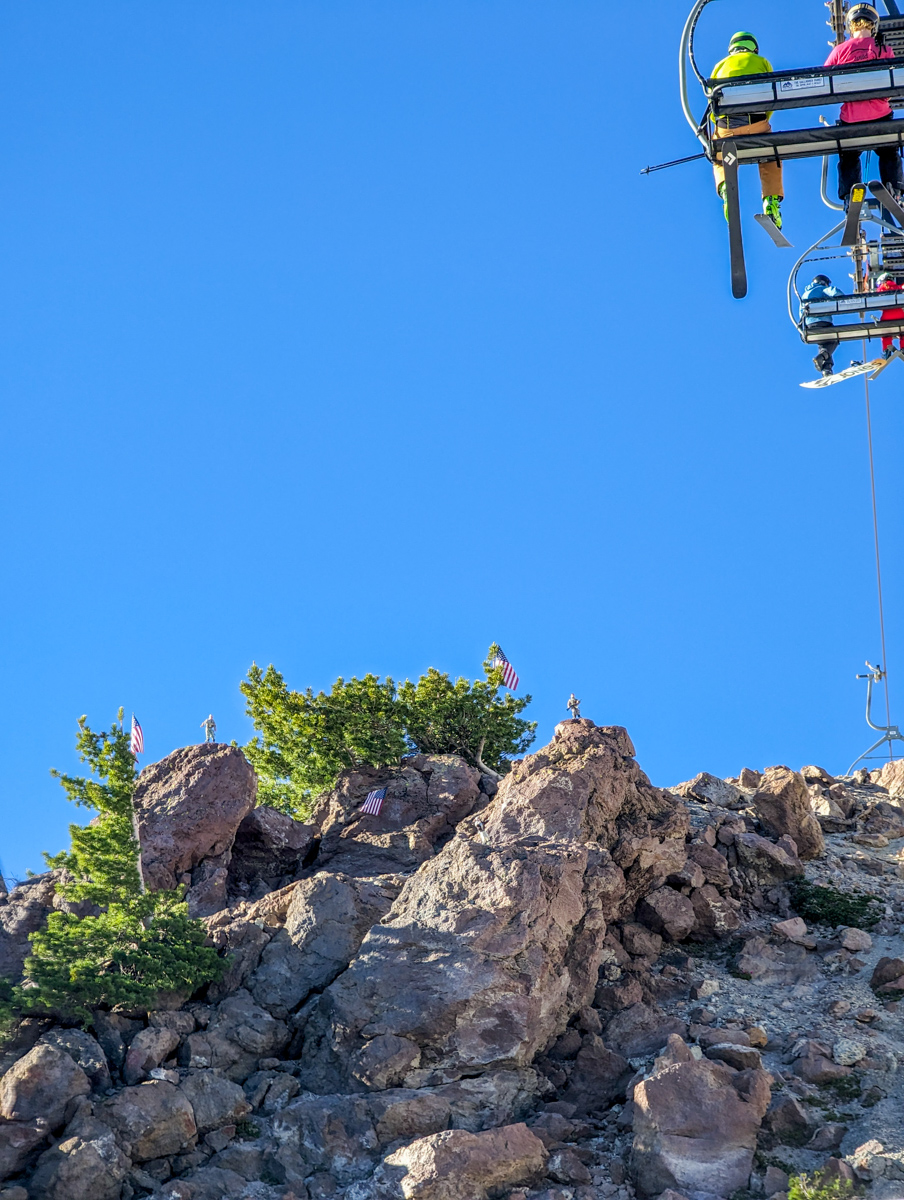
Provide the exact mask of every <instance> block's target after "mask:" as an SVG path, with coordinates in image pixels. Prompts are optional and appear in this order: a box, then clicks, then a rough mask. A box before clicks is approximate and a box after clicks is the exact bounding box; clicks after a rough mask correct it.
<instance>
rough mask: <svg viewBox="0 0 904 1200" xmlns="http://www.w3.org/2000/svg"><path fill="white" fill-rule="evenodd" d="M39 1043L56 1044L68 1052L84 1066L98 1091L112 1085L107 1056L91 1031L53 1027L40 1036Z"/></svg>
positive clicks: (58, 1047)
mask: <svg viewBox="0 0 904 1200" xmlns="http://www.w3.org/2000/svg"><path fill="white" fill-rule="evenodd" d="M38 1044H39V1045H44V1046H55V1047H56V1048H57V1050H62V1051H63V1053H64V1054H68V1055H69V1057H70V1058H71V1059H72V1061H73V1062H74V1063H76V1064H77V1065H78V1066H80V1067H81V1068H82V1070H83V1071H84V1072H85V1074H86V1075H87V1076H88V1082H89V1083H90V1084H91V1087H92V1088H93V1089H95V1090H96V1091H105V1090H106V1089H107V1088H108V1087H109V1086H110V1068H109V1066H108V1065H107V1057H106V1055H105V1054H104V1052H103V1050H102V1049H101V1047H100V1044H99V1043H98V1042H97V1040H96V1039H95V1038H93V1037H92V1036H91V1034H90V1033H85V1031H84V1030H82V1029H51V1030H50V1031H49V1032H48V1033H45V1034H44V1035H43V1036H42V1037H41V1038H40V1040H39V1042H38Z"/></svg>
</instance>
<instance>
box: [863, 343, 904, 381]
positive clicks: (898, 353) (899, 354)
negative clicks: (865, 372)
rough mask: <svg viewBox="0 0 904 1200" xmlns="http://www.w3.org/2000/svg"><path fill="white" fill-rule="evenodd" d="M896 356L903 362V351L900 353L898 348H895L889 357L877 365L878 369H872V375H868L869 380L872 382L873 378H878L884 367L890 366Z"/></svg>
mask: <svg viewBox="0 0 904 1200" xmlns="http://www.w3.org/2000/svg"><path fill="white" fill-rule="evenodd" d="M896 358H900V359H901V361H902V362H904V353H902V352H901V351H900V350H896V351H895V352H894V354H893V355H892V356H891V357H890V358H886V359H885V360H884V361H883V363H882V366H881V367H879V368H878V370H876V371H874V372H873V373H872V375H870V382H872V381H873V380H874V379H878V378H879V376H880V375H881V374H882V372H883V371H884V370H885V368H886V367H890V366H891V364H892V363H893V362H894V361H895V359H896Z"/></svg>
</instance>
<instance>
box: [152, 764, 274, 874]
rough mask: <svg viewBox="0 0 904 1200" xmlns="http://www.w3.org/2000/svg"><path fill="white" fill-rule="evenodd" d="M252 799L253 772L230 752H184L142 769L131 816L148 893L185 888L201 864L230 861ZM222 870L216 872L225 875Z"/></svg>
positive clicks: (255, 784) (220, 867)
mask: <svg viewBox="0 0 904 1200" xmlns="http://www.w3.org/2000/svg"><path fill="white" fill-rule="evenodd" d="M256 798H257V777H256V775H255V774H254V770H253V768H252V766H251V764H250V763H249V762H248V760H247V759H246V758H245V756H244V754H242V752H241V750H238V749H236V748H235V747H233V746H221V745H217V744H215V743H213V742H211V743H207V744H204V745H200V746H186V747H184V748H183V749H181V750H174V751H173V753H172V754H168V755H167V756H166V758H162V759H161V760H160V761H159V762H156V763H152V764H151V765H150V766H148V767H145V768H144V770H143V771H142V772H141V774H140V775H139V777H138V784H137V786H136V788H135V815H136V818H137V821H138V835H139V840H140V842H141V862H142V868H143V870H144V878H145V881H146V883H147V885H148V887H150V888H154V889H163V888H174V887H175V886H176V884H177V883H180V882H184V883H187V882H189V881H190V880H189V873H190V872H191V871H192V870H193V868H195V867H197V866H198V864H199V863H201V862H202V860H203V859H207V858H218V857H220V856H223V855H228V852H229V850H230V849H231V847H232V844H233V840H234V839H235V834H236V830H237V829H238V827H239V825H241V823H242V821H243V820H244V819H245V817H246V816H247V815H248V813H249V812H251V810H252V809H253V808H254V805H255V801H256ZM225 866H226V863H223V864H222V865H218V867H217V868H216V869H217V870H222V871H224V874H225ZM208 882H209V880H208Z"/></svg>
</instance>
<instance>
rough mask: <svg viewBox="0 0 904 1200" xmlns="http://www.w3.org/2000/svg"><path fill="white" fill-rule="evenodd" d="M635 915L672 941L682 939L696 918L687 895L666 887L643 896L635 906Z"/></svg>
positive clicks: (692, 926)
mask: <svg viewBox="0 0 904 1200" xmlns="http://www.w3.org/2000/svg"><path fill="white" fill-rule="evenodd" d="M637 916H638V918H639V919H640V920H641V921H643V923H644V925H647V926H649V928H650V929H652V930H653V931H654V932H655V933H661V934H663V935H664V936H665V937H667V938H668V939H669V940H670V941H673V942H682V941H684V939H685V938H686V937H687V936H688V935H689V934H690V932H691V930H692V929H693V928H694V924H695V922H696V919H697V918H696V916H695V914H694V906H693V904H692V903H691V901H690V900H689V899H688V897H687V896H682V894H681V893H680V892H676V891H674V890H673V889H672V888H668V887H663V888H658V889H657V890H656V891H655V892H651V893H650V895H649V896H645V897H644V898H643V900H641V902H640V904H638V906H637Z"/></svg>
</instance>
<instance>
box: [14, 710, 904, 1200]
mask: <svg viewBox="0 0 904 1200" xmlns="http://www.w3.org/2000/svg"><path fill="white" fill-rule="evenodd" d="M384 785H385V786H387V789H388V790H387V797H386V801H385V803H384V806H383V810H382V812H381V813H380V815H379V816H377V817H374V816H371V815H366V814H361V813H360V811H359V805H360V803H361V801H362V800H363V798H364V797H365V796H366V794H367V792H368V791H369V790H371V789H372V788H374V787H382V786H384ZM902 796H904V765H902V764H890V765H889V767H888V768H886V769H884V770H883V771H882V772H878V773H874V774H873V775H872V776H870V775H868V774H866V772H860V773H858V775H857V776H856V777H855V778H853V779H841V780H838V779H833V778H832V777H831V776H829V775H828V774H827V773H826V772H824V771H822V770H821V769H820V768H816V767H805V768H804V769H803V770H802V771H800V772H795V771H791V770H790V769H788V768H787V767H774V768H770V769H769V770H767V771H765V772H763V773H759V772H753V771H749V770H748V771H744V772H742V773H741V775H740V776H739V777H737V778H736V779H730V780H721V779H717V778H716V777H714V776H711V775H706V774H703V775H699V776H697V777H696V778H695V779H694V780H691V781H689V782H688V783H686V784H682V785H680V786H679V787H677V788H674V789H671V790H668V791H667V790H663V789H660V788H657V787H654V786H653V785H652V784H651V783H650V782H649V780H648V779H647V777H646V776H645V775H644V774H643V772H642V771H641V769H640V768H639V766H638V765H637V763H636V761H635V758H634V748H633V746H632V745H631V741H630V739H629V737H628V735H627V733H626V732H625V731H624V730H623V729H619V728H616V727H607V728H601V727H597V726H595V725H594V724H593V723H592V722H590V721H587V720H575V721H566V722H563V723H562V724H561V725H559V726H558V727H557V729H556V733H555V737H554V738H553V740H552V742H551V743H550V744H549V745H548V746H546V747H544V748H543V749H541V750H539V751H538V752H537V753H535V754H532V755H530V756H528V757H526V758H525V759H523V760H522V761H521V762H519V763H516V764H514V766H513V769H512V771H511V773H510V774H509V775H507V776H506V777H505V778H504V779H503V780H502V781H501V783H497V781H496V780H495V779H493V778H491V777H490V776H488V775H481V774H480V773H479V772H478V771H476V770H474V769H473V768H471V767H470V766H468V765H467V764H466V763H465V762H463V761H462V760H461V759H458V758H455V757H452V756H424V755H419V756H416V757H412V758H410V759H408V760H406V761H405V763H404V764H403V766H402V767H401V769H399V770H392V769H385V770H377V769H371V768H367V769H362V770H360V771H355V772H348V773H346V774H345V775H344V776H343V777H342V778H341V779H340V780H339V782H338V784H337V786H336V788H335V789H334V790H333V791H332V792H330V793H327V794H326V795H325V796H323V797H322V798H321V800H320V802H319V804H318V806H317V808H316V810H315V812H314V814H313V816H312V818H311V821H310V822H309V823H307V824H301V823H299V822H296V821H292V820H291V818H288V817H285V816H284V815H282V814H280V813H277V812H275V811H274V810H272V809H266V808H263V807H260V808H259V807H257V806H256V782H255V779H254V776H253V772H251V770H250V768H249V767H248V764H247V763H246V761H245V759H244V758H243V756H242V755H241V753H240V752H239V751H237V750H235V749H231V748H229V747H225V746H195V747H188V748H186V749H184V750H180V751H177V752H176V753H175V754H173V755H170V756H169V757H168V758H167V759H164V760H162V761H161V762H160V763H157V764H154V765H153V766H152V767H149V768H146V769H145V771H143V772H142V775H141V781H140V786H139V789H138V792H137V795H136V808H137V814H138V820H139V829H140V832H141V840H142V847H143V865H144V871H145V878H146V879H147V880H148V882H149V884H150V885H151V886H173V884H174V883H177V882H178V883H181V884H183V885H184V886H185V887H186V889H187V896H188V900H189V905H190V908H191V911H192V912H193V913H194V914H195V915H198V916H201V917H202V918H203V919H204V921H205V923H206V924H207V926H208V929H209V933H210V938H211V941H212V943H213V944H214V945H216V946H217V947H219V948H220V949H221V951H222V952H223V954H224V956H227V957H228V968H227V972H226V976H225V978H224V979H223V981H222V982H220V983H218V984H216V985H211V987H210V988H208V989H207V991H206V993H205V994H204V995H199V996H195V997H192V998H190V999H186V998H184V997H182V998H180V997H174V998H173V1000H172V1004H173V1007H172V1008H170V1009H166V1010H161V1011H158V1012H152V1013H109V1012H101V1011H97V1012H96V1013H95V1015H94V1020H93V1023H92V1025H91V1026H90V1027H89V1028H88V1029H87V1030H81V1029H70V1028H61V1027H60V1026H58V1025H54V1024H53V1023H52V1022H50V1021H37V1020H28V1021H25V1022H23V1024H22V1025H21V1027H20V1028H19V1029H18V1031H17V1033H16V1036H15V1038H14V1039H13V1040H12V1041H11V1042H10V1043H8V1044H7V1045H5V1046H3V1047H2V1048H0V1181H2V1182H0V1200H131V1198H132V1197H144V1196H152V1197H155V1198H156V1197H159V1198H161V1200H162V1198H164V1197H165V1198H167V1200H220V1198H221V1197H236V1198H241V1200H251V1198H252V1197H253V1198H256V1200H292V1198H293V1197H294V1198H295V1200H321V1198H326V1197H337V1198H345V1200H395V1198H401V1200H407V1198H413V1197H417V1198H418V1200H431V1198H433V1200H482V1198H486V1197H490V1196H492V1197H510V1198H511V1200H526V1198H527V1197H530V1198H531V1200H597V1198H599V1197H606V1198H618V1200H629V1198H633V1197H635V1196H638V1197H647V1198H652V1197H661V1198H662V1200H680V1198H681V1197H685V1198H686V1200H718V1198H719V1197H722V1198H724V1200H728V1198H729V1197H731V1196H733V1195H736V1194H737V1193H739V1192H740V1193H742V1194H744V1193H746V1194H747V1195H750V1196H763V1197H767V1196H768V1197H771V1196H774V1195H781V1193H782V1192H783V1191H784V1190H785V1188H786V1187H787V1182H788V1175H789V1174H790V1173H791V1172H792V1171H800V1170H808V1171H813V1170H821V1169H825V1170H828V1171H829V1172H830V1173H834V1174H835V1175H837V1176H839V1177H841V1178H851V1179H855V1180H856V1181H858V1182H859V1183H860V1184H861V1185H862V1186H863V1187H865V1188H868V1189H870V1192H869V1194H871V1195H875V1196H876V1197H879V1198H880V1200H884V1198H887V1197H892V1196H896V1195H898V1194H899V1193H900V1190H901V1185H899V1184H898V1183H897V1182H896V1181H898V1180H904V1132H902V1130H904V1122H902V1120H901V1113H902V1098H904V1092H902V1088H901V1086H900V1085H899V1083H898V1073H897V1068H898V1063H899V1061H900V1059H901V1057H902V1056H904V1026H902V1023H901V1018H900V1017H899V1015H898V1010H897V1004H898V1001H897V997H898V995H899V994H901V993H904V959H902V957H901V956H902V952H904V939H902V937H901V932H902V931H901V921H902V919H904V879H902V878H901V862H900V861H899V857H898V854H897V850H896V847H895V845H894V843H895V842H896V841H898V840H899V839H904V808H902V807H901V803H900V801H901V798H902ZM805 877H806V879H807V880H808V881H809V882H811V883H822V884H826V885H830V886H832V887H833V888H835V889H838V891H840V892H841V893H843V894H845V895H848V894H850V893H852V892H853V891H856V890H858V888H859V890H865V891H869V892H873V893H876V894H877V895H878V896H879V898H880V901H879V904H880V907H879V910H878V914H877V915H878V916H879V918H880V919H879V921H878V923H877V924H876V925H875V926H874V927H873V928H872V929H871V931H870V932H866V931H864V930H862V929H859V928H852V927H841V928H839V927H835V926H828V925H826V924H824V923H821V924H820V923H816V924H814V923H813V921H812V920H811V922H810V926H809V927H808V924H807V922H806V921H805V920H803V919H801V917H800V916H798V915H796V912H795V909H794V899H793V897H794V895H796V893H795V892H794V890H793V888H794V886H795V885H796V883H797V882H798V881H800V880H802V879H804V878H805ZM55 882H56V881H55V879H54V877H53V875H46V876H41V877H39V878H37V879H33V880H29V881H26V882H25V883H23V884H21V885H19V886H18V887H16V888H14V889H13V890H12V891H11V892H10V893H9V895H8V896H6V897H0V970H2V971H3V972H4V973H6V974H8V975H15V974H16V973H17V972H19V971H20V970H21V963H22V961H23V959H24V955H25V953H26V952H27V935H28V933H29V932H31V931H33V930H35V929H38V928H40V926H41V924H42V922H43V920H44V919H45V918H46V914H47V912H48V911H50V910H51V909H52V908H54V907H56V906H58V905H59V904H61V903H63V902H62V901H61V900H60V898H59V897H58V896H57V894H56V891H55ZM180 1001H184V1003H182V1002H180Z"/></svg>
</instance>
